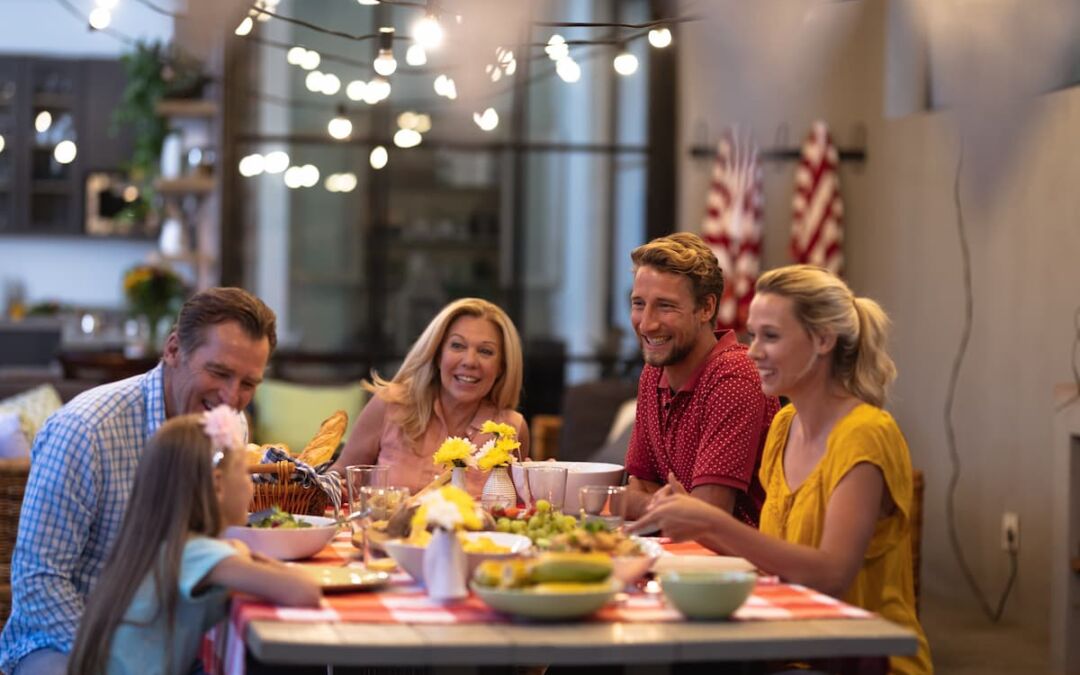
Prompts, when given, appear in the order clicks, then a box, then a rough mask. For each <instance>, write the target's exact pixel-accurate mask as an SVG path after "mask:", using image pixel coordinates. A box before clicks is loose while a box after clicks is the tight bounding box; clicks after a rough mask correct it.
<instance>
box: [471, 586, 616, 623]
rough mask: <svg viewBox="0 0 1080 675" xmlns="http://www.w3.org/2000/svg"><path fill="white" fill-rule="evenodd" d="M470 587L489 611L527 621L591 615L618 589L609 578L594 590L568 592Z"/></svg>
mask: <svg viewBox="0 0 1080 675" xmlns="http://www.w3.org/2000/svg"><path fill="white" fill-rule="evenodd" d="M470 588H472V590H473V592H474V593H476V595H477V596H478V597H479V598H480V599H481V600H483V601H484V602H485V603H487V605H488V606H490V607H491V608H492V609H496V610H498V611H500V612H504V613H506V614H512V615H514V616H520V617H525V618H528V619H541V620H546V621H553V620H559V619H577V618H580V617H583V616H588V615H590V614H592V613H593V612H595V611H596V610H598V609H600V608H601V607H603V606H604V605H606V604H607V603H608V602H609V601H610V600H611V599H612V598H613V597H615V594H616V593H618V592H619V591H621V590H622V583H621V582H619V581H616V580H613V579H612V580H609V581H608V582H607V584H606V585H604V584H597V588H596V590H595V591H587V592H569V593H535V592H533V591H530V590H517V589H514V590H510V589H496V588H487V587H484V586H481V585H479V584H477V583H476V582H475V581H474V582H473V583H472V584H471V585H470Z"/></svg>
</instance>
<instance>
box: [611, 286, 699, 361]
mask: <svg viewBox="0 0 1080 675" xmlns="http://www.w3.org/2000/svg"><path fill="white" fill-rule="evenodd" d="M714 300H715V297H714V296H709V301H708V302H705V303H703V304H702V306H701V307H698V306H697V304H696V302H695V301H694V293H693V286H692V285H691V283H690V279H688V278H687V277H685V276H683V275H681V274H672V273H670V272H662V271H660V270H658V269H656V268H655V267H649V266H647V265H644V266H642V267H639V268H638V270H637V272H635V273H634V288H633V291H632V292H631V294H630V323H631V325H633V327H634V332H636V333H637V336H638V340H639V341H640V342H641V352H642V354H643V356H644V358H645V363H647V364H649V365H650V366H657V367H666V366H674V365H677V364H679V363H681V362H682V361H683V360H685V359H686V358H687V357H688V356H690V354H691V353H693V352H694V349H695V348H696V347H697V346H698V345H699V344H702V343H703V341H708V340H709V338H710V337H711V336H712V328H713V327H712V321H711V317H712V313H713V308H714V305H715V302H714Z"/></svg>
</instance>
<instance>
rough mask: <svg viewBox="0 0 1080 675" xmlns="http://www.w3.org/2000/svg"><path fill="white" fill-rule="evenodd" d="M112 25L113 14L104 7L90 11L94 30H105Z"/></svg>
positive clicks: (91, 24)
mask: <svg viewBox="0 0 1080 675" xmlns="http://www.w3.org/2000/svg"><path fill="white" fill-rule="evenodd" d="M110 23H112V12H110V11H109V10H107V9H105V8H104V7H95V8H94V9H92V10H90V27H91V28H93V29H94V30H105V29H106V28H108V27H109V24H110Z"/></svg>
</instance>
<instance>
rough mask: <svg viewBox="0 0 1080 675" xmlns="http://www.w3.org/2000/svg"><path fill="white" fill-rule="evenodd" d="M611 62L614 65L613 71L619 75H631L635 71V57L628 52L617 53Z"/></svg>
mask: <svg viewBox="0 0 1080 675" xmlns="http://www.w3.org/2000/svg"><path fill="white" fill-rule="evenodd" d="M612 64H613V65H614V66H615V72H616V73H618V74H620V75H633V74H634V73H636V72H637V67H638V61H637V57H636V56H634V55H633V54H631V53H630V52H623V53H622V54H619V55H618V56H616V57H615V60H614V61H613V62H612Z"/></svg>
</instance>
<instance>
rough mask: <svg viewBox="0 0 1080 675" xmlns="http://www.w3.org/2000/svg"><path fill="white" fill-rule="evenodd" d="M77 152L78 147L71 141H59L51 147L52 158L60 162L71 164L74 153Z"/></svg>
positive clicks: (73, 159)
mask: <svg viewBox="0 0 1080 675" xmlns="http://www.w3.org/2000/svg"><path fill="white" fill-rule="evenodd" d="M77 153H78V149H77V148H76V147H75V144H74V143H73V142H71V141H60V142H59V143H57V144H56V147H55V148H53V159H55V160H56V161H57V162H58V163H60V164H71V163H72V162H74V161H75V155H76V154H77Z"/></svg>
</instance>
